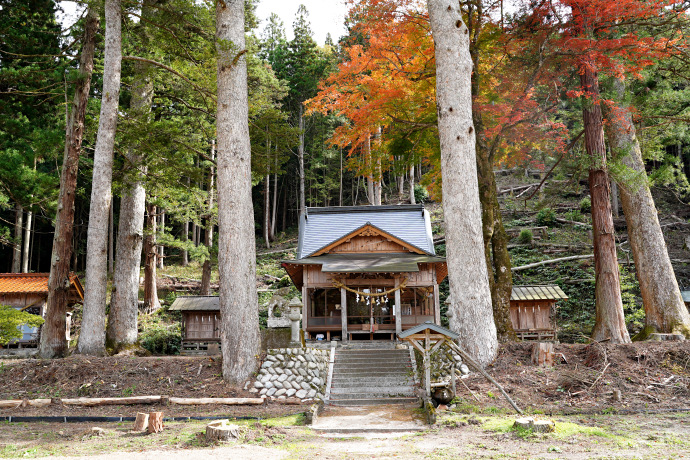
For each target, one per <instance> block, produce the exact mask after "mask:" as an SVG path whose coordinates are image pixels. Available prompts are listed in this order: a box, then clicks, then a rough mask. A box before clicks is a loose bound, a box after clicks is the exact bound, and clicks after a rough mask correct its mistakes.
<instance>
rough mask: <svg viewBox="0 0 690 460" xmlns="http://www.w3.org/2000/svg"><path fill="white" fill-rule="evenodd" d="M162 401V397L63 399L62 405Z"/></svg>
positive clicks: (127, 403)
mask: <svg viewBox="0 0 690 460" xmlns="http://www.w3.org/2000/svg"><path fill="white" fill-rule="evenodd" d="M160 401H161V397H160V396H130V397H127V398H71V399H68V398H63V399H62V404H64V405H66V406H113V405H131V404H153V403H157V402H160Z"/></svg>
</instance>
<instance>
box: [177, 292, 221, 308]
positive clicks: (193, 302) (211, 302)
mask: <svg viewBox="0 0 690 460" xmlns="http://www.w3.org/2000/svg"><path fill="white" fill-rule="evenodd" d="M169 310H170V311H209V310H210V311H220V298H219V297H218V296H217V295H185V296H180V297H178V298H176V299H175V301H174V302H173V304H172V305H171V306H170V309H169Z"/></svg>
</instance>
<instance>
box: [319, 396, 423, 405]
mask: <svg viewBox="0 0 690 460" xmlns="http://www.w3.org/2000/svg"><path fill="white" fill-rule="evenodd" d="M417 401H418V398H386V399H381V398H373V399H372V398H362V399H331V400H330V401H329V402H328V404H331V405H333V406H375V405H381V404H413V403H416V402H417Z"/></svg>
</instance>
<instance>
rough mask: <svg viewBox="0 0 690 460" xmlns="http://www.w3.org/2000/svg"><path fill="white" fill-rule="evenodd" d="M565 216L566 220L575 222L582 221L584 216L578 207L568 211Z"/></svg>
mask: <svg viewBox="0 0 690 460" xmlns="http://www.w3.org/2000/svg"><path fill="white" fill-rule="evenodd" d="M565 218H566V219H568V220H572V221H575V222H584V216H583V215H582V212H581V211H580V210H578V209H573V210H572V211H568V212H567V213H566V214H565Z"/></svg>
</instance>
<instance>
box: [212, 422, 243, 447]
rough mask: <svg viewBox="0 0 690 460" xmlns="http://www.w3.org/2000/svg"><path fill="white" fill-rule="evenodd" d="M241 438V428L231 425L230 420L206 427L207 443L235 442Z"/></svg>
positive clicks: (213, 423)
mask: <svg viewBox="0 0 690 460" xmlns="http://www.w3.org/2000/svg"><path fill="white" fill-rule="evenodd" d="M239 436H240V427H239V426H237V425H231V424H230V420H216V421H215V422H211V423H209V424H208V425H206V441H208V442H227V441H234V440H235V439H237V438H239Z"/></svg>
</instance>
